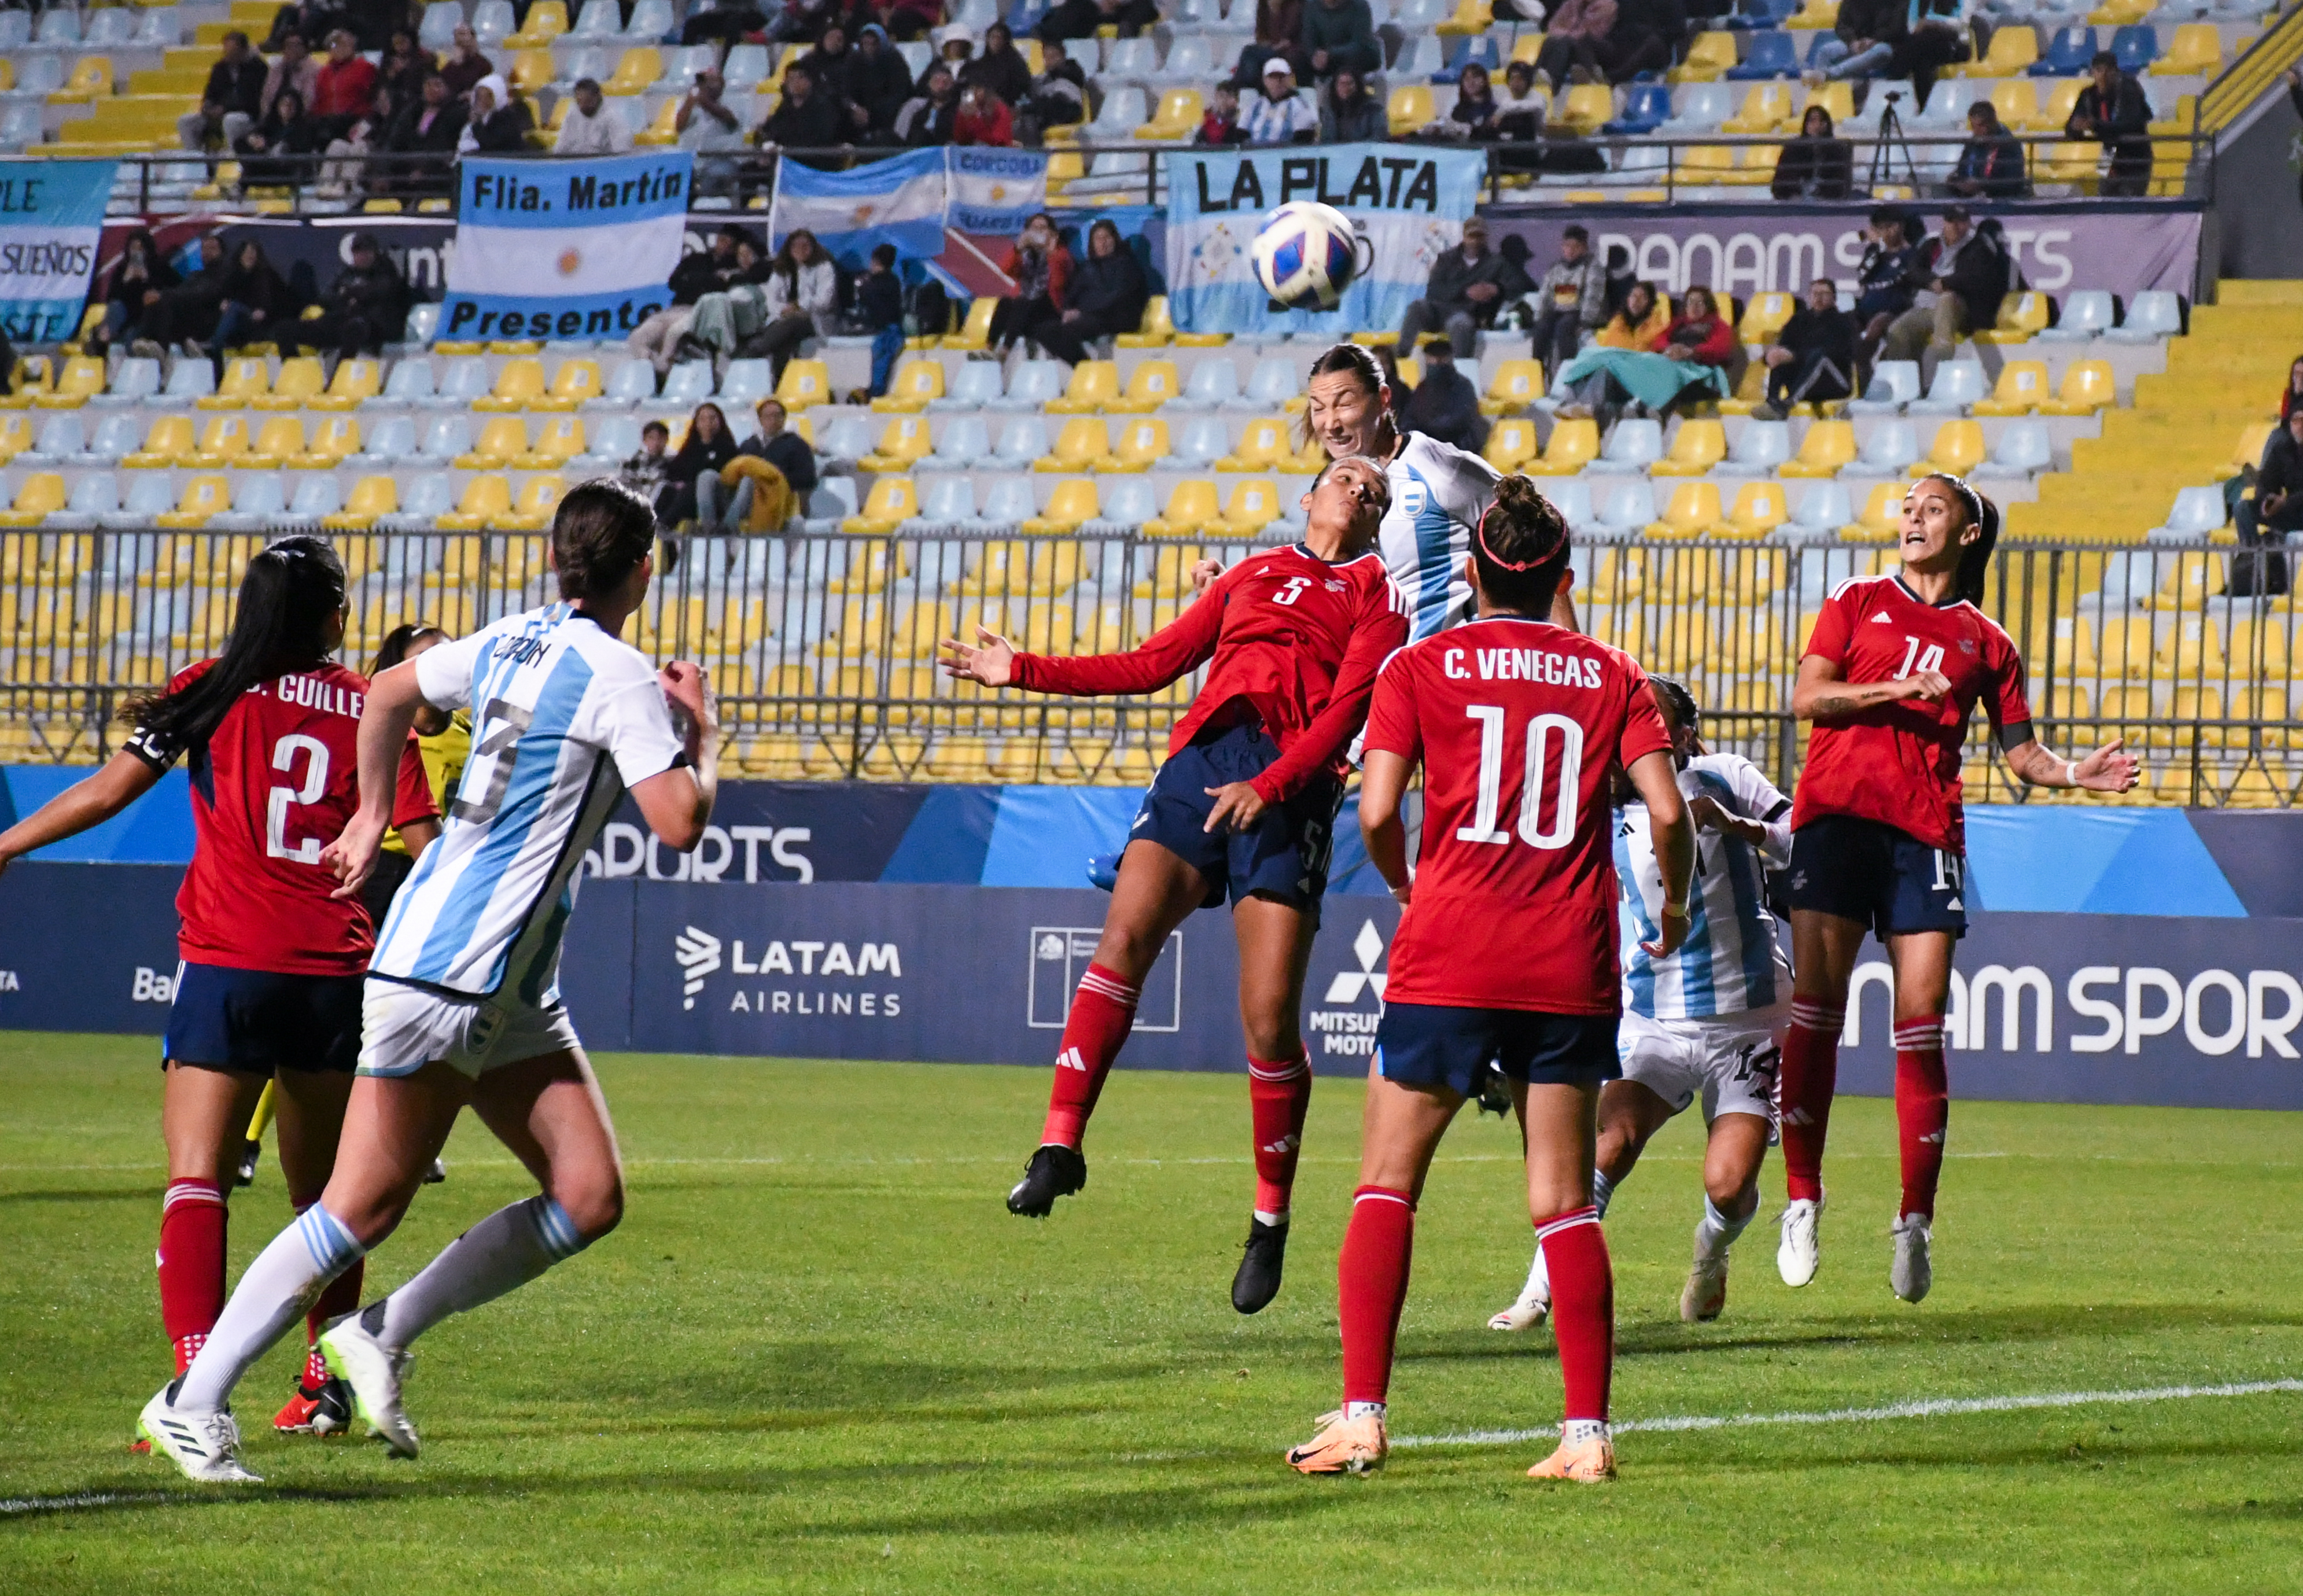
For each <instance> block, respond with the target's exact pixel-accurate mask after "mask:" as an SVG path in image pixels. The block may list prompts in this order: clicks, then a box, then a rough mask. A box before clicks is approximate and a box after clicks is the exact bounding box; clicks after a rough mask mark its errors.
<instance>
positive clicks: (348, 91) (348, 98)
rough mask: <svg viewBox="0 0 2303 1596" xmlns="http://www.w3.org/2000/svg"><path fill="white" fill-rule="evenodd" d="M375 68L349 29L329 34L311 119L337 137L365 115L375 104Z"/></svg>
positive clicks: (329, 135) (316, 81)
mask: <svg viewBox="0 0 2303 1596" xmlns="http://www.w3.org/2000/svg"><path fill="white" fill-rule="evenodd" d="M377 82H378V78H377V75H376V70H375V67H374V66H373V65H371V64H370V63H368V61H367V58H366V57H365V56H363V55H360V53H359V39H358V38H354V37H353V35H352V31H351V30H350V29H349V28H339V29H337V30H335V31H334V32H333V33H331V34H330V35H328V58H327V60H325V62H323V63H320V71H319V74H318V76H317V77H316V79H315V80H314V82H313V85H312V99H311V115H312V119H313V120H314V121H316V122H318V123H319V124H320V125H321V126H322V127H324V128H325V129H326V130H327V132H328V137H329V138H331V139H333V138H337V137H339V136H341V135H342V132H343V131H344V130H345V129H347V128H349V127H350V126H351V125H352V123H354V122H358V121H359V119H360V118H362V117H363V116H366V115H367V114H368V113H369V111H370V110H372V109H373V108H374V107H375V87H376V84H377Z"/></svg>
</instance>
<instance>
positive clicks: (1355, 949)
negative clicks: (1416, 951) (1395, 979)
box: [1323, 920, 1388, 1003]
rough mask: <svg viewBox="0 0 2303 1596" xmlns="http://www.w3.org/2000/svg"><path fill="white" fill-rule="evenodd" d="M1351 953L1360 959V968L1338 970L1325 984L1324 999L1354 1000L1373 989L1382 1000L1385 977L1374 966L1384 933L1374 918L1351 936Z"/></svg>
mask: <svg viewBox="0 0 2303 1596" xmlns="http://www.w3.org/2000/svg"><path fill="white" fill-rule="evenodd" d="M1352 953H1353V956H1354V958H1357V959H1358V960H1359V961H1360V967H1359V968H1357V969H1355V970H1343V971H1340V972H1338V973H1337V976H1336V978H1335V979H1334V980H1333V981H1330V982H1329V983H1328V995H1327V997H1326V998H1325V999H1324V1000H1323V1001H1326V1002H1329V1003H1356V1002H1358V1001H1360V994H1361V993H1362V992H1370V991H1372V992H1374V993H1375V996H1376V1001H1378V1002H1381V1001H1383V984H1384V982H1385V980H1386V979H1388V977H1386V976H1384V975H1380V974H1379V973H1378V972H1377V970H1376V961H1377V960H1378V959H1379V958H1382V957H1383V936H1382V934H1381V933H1379V932H1378V931H1377V930H1376V928H1375V922H1374V921H1373V920H1367V921H1363V922H1362V923H1361V925H1360V933H1359V935H1357V936H1355V937H1354V938H1353V939H1352Z"/></svg>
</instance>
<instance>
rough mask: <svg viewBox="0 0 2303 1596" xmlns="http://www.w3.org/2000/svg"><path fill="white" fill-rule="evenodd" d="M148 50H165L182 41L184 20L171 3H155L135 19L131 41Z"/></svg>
mask: <svg viewBox="0 0 2303 1596" xmlns="http://www.w3.org/2000/svg"><path fill="white" fill-rule="evenodd" d="M131 42H133V43H135V44H138V45H140V46H143V47H144V48H146V49H148V50H165V49H170V48H173V46H177V45H180V44H182V43H183V42H184V22H183V19H182V18H181V17H179V16H178V15H177V14H176V8H175V7H174V6H173V5H155V6H153V7H151V8H150V9H148V10H147V11H146V12H145V13H144V14H143V15H142V16H140V17H139V18H137V19H136V37H135V38H134V39H133V40H132V41H131Z"/></svg>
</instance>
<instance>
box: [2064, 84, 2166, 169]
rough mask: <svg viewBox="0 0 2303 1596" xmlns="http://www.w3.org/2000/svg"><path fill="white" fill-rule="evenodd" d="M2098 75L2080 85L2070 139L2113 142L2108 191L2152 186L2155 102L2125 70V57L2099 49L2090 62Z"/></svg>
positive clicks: (2067, 133)
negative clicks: (2122, 68) (2151, 134)
mask: <svg viewBox="0 0 2303 1596" xmlns="http://www.w3.org/2000/svg"><path fill="white" fill-rule="evenodd" d="M2088 76H2089V77H2091V78H2093V79H2094V80H2095V81H2093V82H2092V83H2089V84H2088V86H2087V87H2086V88H2085V89H2080V90H2079V102H2078V103H2077V104H2076V105H2074V106H2072V107H2071V120H2070V121H2069V122H2065V123H2064V124H2063V137H2064V138H2066V139H2093V140H2095V141H2096V142H2097V143H2099V144H2103V145H2106V146H2108V147H2109V148H2110V151H2111V170H2110V171H2109V172H2107V173H2105V174H2104V179H2103V190H2102V191H2103V192H2104V193H2105V194H2112V195H2134V194H2140V193H2142V192H2144V191H2145V190H2147V189H2148V188H2149V187H2150V186H2151V140H2150V139H2149V138H2148V137H2147V135H2148V134H2149V132H2150V131H2151V102H2150V100H2149V99H2148V98H2147V97H2145V95H2144V93H2143V86H2142V85H2141V84H2140V83H2138V82H2137V81H2136V80H2134V79H2133V78H2130V77H2129V76H2128V75H2127V74H2126V73H2125V72H2121V71H2120V70H2119V57H2118V56H2116V55H2113V54H2112V53H2111V52H2110V51H2109V50H2098V51H2096V56H2095V59H2094V60H2093V61H2091V62H2089V63H2088Z"/></svg>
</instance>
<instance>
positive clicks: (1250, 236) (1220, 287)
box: [1160, 144, 1487, 338]
mask: <svg viewBox="0 0 2303 1596" xmlns="http://www.w3.org/2000/svg"><path fill="white" fill-rule="evenodd" d="M1160 159H1161V160H1162V161H1163V162H1165V163H1166V168H1165V169H1166V173H1167V183H1168V260H1167V266H1168V314H1169V315H1171V316H1172V317H1175V321H1176V325H1177V326H1178V327H1181V328H1183V329H1185V331H1188V332H1202V333H1244V332H1248V331H1251V330H1261V329H1267V328H1268V329H1270V330H1272V331H1275V332H1286V333H1322V332H1328V333H1333V334H1335V335H1336V336H1337V337H1338V338H1341V337H1344V336H1346V334H1350V333H1351V332H1353V331H1354V330H1355V329H1357V328H1361V327H1390V326H1396V325H1398V324H1399V319H1400V317H1403V316H1405V314H1406V313H1407V307H1408V305H1409V304H1410V303H1411V302H1412V301H1413V300H1418V299H1421V297H1422V295H1423V286H1424V283H1426V282H1427V281H1428V280H1429V279H1430V275H1431V267H1432V266H1433V264H1434V263H1435V262H1437V261H1438V258H1440V256H1442V255H1444V254H1446V253H1447V251H1448V250H1450V249H1454V248H1455V247H1456V246H1457V245H1458V244H1460V243H1462V242H1463V239H1464V222H1465V221H1467V220H1469V219H1470V217H1471V215H1472V210H1473V208H1474V207H1476V206H1477V205H1478V204H1479V199H1480V189H1481V187H1482V186H1483V184H1484V183H1485V182H1486V177H1487V156H1485V155H1484V154H1483V153H1482V152H1480V151H1479V150H1476V149H1435V148H1430V147H1428V146H1419V145H1411V144H1331V145H1324V146H1320V147H1318V148H1307V147H1303V146H1289V147H1286V148H1279V149H1260V150H1253V151H1247V150H1219V149H1210V150H1204V151H1202V150H1195V149H1194V150H1171V151H1168V152H1167V153H1166V154H1164V155H1162V156H1160ZM1298 199H1305V200H1314V201H1317V202H1318V203H1319V204H1321V205H1329V206H1333V207H1335V208H1336V209H1337V210H1339V211H1341V212H1343V213H1344V215H1346V216H1349V217H1350V218H1351V221H1352V228H1353V231H1354V232H1356V233H1358V234H1359V236H1360V237H1361V239H1362V240H1363V241H1364V244H1363V246H1362V249H1361V250H1360V260H1361V268H1360V273H1359V275H1358V276H1356V277H1354V279H1353V280H1352V284H1351V286H1350V287H1349V288H1348V289H1346V291H1344V297H1343V300H1342V301H1341V303H1339V304H1338V305H1337V307H1336V308H1335V309H1333V310H1329V311H1311V310H1283V309H1281V308H1278V306H1276V305H1275V304H1274V303H1273V301H1272V300H1271V299H1270V296H1269V295H1267V294H1266V293H1265V292H1264V291H1263V289H1262V286H1261V284H1259V283H1257V282H1256V280H1255V273H1254V270H1253V267H1252V266H1250V264H1249V256H1248V250H1249V248H1250V246H1252V245H1253V243H1254V241H1255V234H1256V232H1257V230H1258V229H1259V228H1261V226H1262V225H1263V219H1264V218H1265V217H1266V216H1268V215H1270V214H1271V213H1272V212H1273V211H1274V210H1276V209H1278V207H1280V206H1283V205H1286V204H1287V203H1289V202H1290V201H1291V200H1298Z"/></svg>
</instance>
